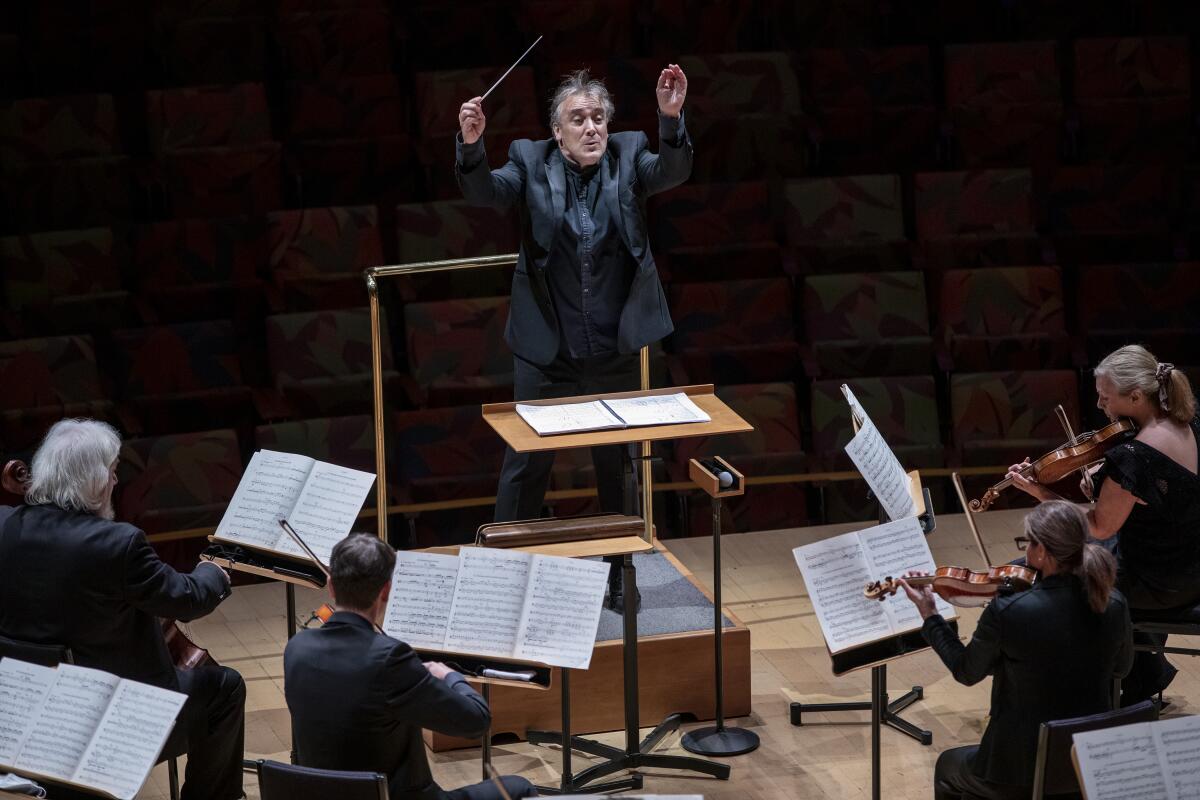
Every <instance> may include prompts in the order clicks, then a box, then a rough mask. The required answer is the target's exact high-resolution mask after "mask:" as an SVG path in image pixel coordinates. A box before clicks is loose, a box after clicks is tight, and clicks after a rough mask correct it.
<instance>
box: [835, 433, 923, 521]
mask: <svg viewBox="0 0 1200 800" xmlns="http://www.w3.org/2000/svg"><path fill="white" fill-rule="evenodd" d="M846 454H847V455H849V456H850V460H851V461H853V462H854V466H855V467H856V468H857V469H858V471H859V472H860V473H861V474H862V476H863V478H864V479H865V480H866V481H867V485H868V486H870V487H871V492H872V493H873V494H874V495H875V497H876V498H878V499H879V503H880V504H881V505H882V506H883V509H884V511H886V512H887V515H888V517H890V518H891V519H904V518H905V517H911V516H915V515H916V513H917V509H916V506H915V505H914V504H913V499H912V495H911V494H909V485H910V484H911V483H912V481H911V480H910V479H909V477H908V475H907V474H905V472H904V467H902V466H900V462H899V461H898V460H896V455H895V453H893V452H892V449H891V448H890V447H888V445H887V442H885V441H884V440H883V436H881V435H880V433H879V430H878V429H877V428H876V427H875V423H873V422H871V420H870V418H869V417H864V418H863V421H862V425H861V426H860V427H859V429H858V433H856V434H854V438H853V439H851V440H850V441H849V442H847V443H846Z"/></svg>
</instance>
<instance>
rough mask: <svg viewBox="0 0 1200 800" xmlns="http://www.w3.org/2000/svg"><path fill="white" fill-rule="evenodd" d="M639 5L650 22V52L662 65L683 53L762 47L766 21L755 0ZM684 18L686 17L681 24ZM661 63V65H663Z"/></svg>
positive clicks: (673, 0)
mask: <svg viewBox="0 0 1200 800" xmlns="http://www.w3.org/2000/svg"><path fill="white" fill-rule="evenodd" d="M645 5H646V6H649V8H648V9H639V16H646V17H649V20H648V22H647V23H645V24H646V25H647V27H648V29H649V30H648V36H649V40H650V42H649V45H650V52H651V53H652V54H654V57H655V61H656V62H662V65H663V66H666V63H667V62H668V61H670V60H671V59H674V58H677V57H678V55H679V54H680V53H734V52H737V51H739V50H760V49H762V47H761V46H760V42H762V41H763V39H764V34H765V33H766V31H765V30H764V28H765V25H764V23H763V20H762V19H761V17H760V15H759V14H758V13H756V12H757V11H758V9H757V8H756V7H755V4H753V3H745V2H741V1H740V0H706V2H703V3H697V2H693V0H653V2H650V3H646V4H645ZM681 20H687V24H686V25H681V24H680V21H681ZM661 68H662V67H659V69H661Z"/></svg>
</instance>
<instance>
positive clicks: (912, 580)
mask: <svg viewBox="0 0 1200 800" xmlns="http://www.w3.org/2000/svg"><path fill="white" fill-rule="evenodd" d="M1036 579H1037V572H1036V571H1034V570H1032V569H1030V568H1029V567H1021V566H1018V565H1016V564H1004V565H1002V566H999V567H991V568H989V569H988V570H987V571H982V570H973V569H967V568H966V567H938V568H937V570H936V571H935V572H934V574H932V575H914V576H912V577H909V578H905V579H904V580H905V581H907V582H908V585H909V586H930V587H932V588H933V591H934V592H936V593H937V594H938V595H939V596H940V597H941V598H942V599H943V600H945V601H946V602H947V603H949V604H950V605H952V606H960V607H962V608H980V607H982V606H986V605H987V604H988V603H990V602H991V601H992V599H993V598H994V597H995V596H996V594H997V593H998V592H1001V591H1003V592H1006V593H1007V592H1023V591H1025V590H1026V589H1028V588H1030V587H1031V586H1033V582H1034V581H1035V580H1036ZM899 588H900V581H899V580H896V579H893V578H892V577H891V576H888V577H886V578H884V579H883V580H882V581H873V582H872V583H868V584H867V588H865V589H863V596H864V597H866V598H867V599H868V600H883V599H884V598H886V597H887V596H888V595H892V594H895V593H896V590H898V589H899Z"/></svg>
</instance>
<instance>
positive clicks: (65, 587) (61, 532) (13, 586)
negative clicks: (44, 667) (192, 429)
mask: <svg viewBox="0 0 1200 800" xmlns="http://www.w3.org/2000/svg"><path fill="white" fill-rule="evenodd" d="M228 593H229V589H228V583H227V582H226V580H225V576H224V575H223V574H222V573H221V570H220V569H219V568H218V567H216V566H200V567H197V568H196V570H195V571H194V572H193V573H192V574H190V575H184V574H181V573H179V572H176V571H175V570H174V569H172V568H171V567H170V566H168V565H167V564H164V563H163V562H162V561H161V560H160V559H159V557H158V555H157V554H156V553H155V552H154V549H153V548H152V547H150V544H149V542H147V541H146V535H145V534H144V533H142V532H141V531H140V530H138V529H137V528H135V527H134V526H132V525H128V524H126V523H123V522H110V521H109V520H106V519H102V518H100V517H97V516H95V515H93V514H85V513H81V512H75V511H63V510H62V509H60V508H56V507H54V506H18V507H16V508H11V507H7V506H4V507H0V634H3V635H5V636H9V637H11V638H14V639H21V640H24V641H29V642H39V643H50V644H63V645H67V646H68V647H70V648H71V650H72V651H73V653H74V656H75V663H76V664H79V665H81V666H85V667H95V668H97V669H102V670H105V671H106V672H111V673H114V674H116V675H119V676H121V677H123V678H131V679H133V680H138V681H143V682H145V683H151V684H154V685H155V686H162V687H165V688H168V689H177V688H178V682H177V680H176V677H175V667H174V663H173V662H172V661H171V657H170V655H169V654H168V652H167V646H166V644H165V642H164V641H163V635H162V625H161V623H160V622H159V621H158V620H157V619H156V617H169V618H171V619H177V620H183V621H188V620H192V619H196V618H197V617H202V616H204V615H205V614H207V613H209V612H210V611H212V610H213V609H214V608H216V607H217V605H218V604H219V603H220V602H221V600H223V599H224V598H225V597H226V596H227V595H228Z"/></svg>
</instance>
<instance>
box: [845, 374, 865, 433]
mask: <svg viewBox="0 0 1200 800" xmlns="http://www.w3.org/2000/svg"><path fill="white" fill-rule="evenodd" d="M842 396H843V397H845V398H846V402H847V403H849V404H850V416H851V417H853V418H854V422H855V423H856V424H857V425H862V423H863V420H867V419H870V417H868V416H867V410H866V409H865V408H863V407H862V403H860V402H858V398H857V397H855V396H854V392H852V391H850V387H849V386H847V385H846V384H844V383H843V384H842Z"/></svg>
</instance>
